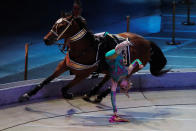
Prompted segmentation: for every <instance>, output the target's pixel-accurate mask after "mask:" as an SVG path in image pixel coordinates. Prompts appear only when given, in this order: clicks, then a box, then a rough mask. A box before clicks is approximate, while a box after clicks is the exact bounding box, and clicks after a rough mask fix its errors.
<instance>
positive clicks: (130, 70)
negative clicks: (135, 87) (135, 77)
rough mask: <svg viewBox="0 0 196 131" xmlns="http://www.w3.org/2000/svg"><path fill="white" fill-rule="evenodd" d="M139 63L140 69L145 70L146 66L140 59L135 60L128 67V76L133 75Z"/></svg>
mask: <svg viewBox="0 0 196 131" xmlns="http://www.w3.org/2000/svg"><path fill="white" fill-rule="evenodd" d="M137 63H138V64H139V68H140V69H141V68H143V67H144V65H143V64H142V62H141V61H140V60H139V59H136V60H134V61H133V62H132V63H131V64H130V65H129V67H128V74H131V72H132V71H133V69H134V68H135V67H136V66H137Z"/></svg>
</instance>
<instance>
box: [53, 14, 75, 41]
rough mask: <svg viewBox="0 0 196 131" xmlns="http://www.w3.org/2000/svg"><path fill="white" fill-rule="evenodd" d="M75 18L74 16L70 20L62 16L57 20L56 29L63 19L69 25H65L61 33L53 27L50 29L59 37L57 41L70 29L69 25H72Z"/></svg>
mask: <svg viewBox="0 0 196 131" xmlns="http://www.w3.org/2000/svg"><path fill="white" fill-rule="evenodd" d="M73 20H74V18H72V19H71V21H68V20H67V19H66V18H61V19H59V20H57V22H56V29H57V27H58V24H59V23H61V22H62V21H65V22H67V23H68V25H67V26H66V27H65V29H64V30H63V31H62V32H61V33H60V34H58V33H57V30H56V31H54V30H53V28H52V29H51V30H50V32H52V33H53V34H54V35H55V36H56V37H57V38H56V41H58V40H59V39H60V38H61V36H62V35H63V34H64V33H65V32H66V31H67V30H68V29H69V27H70V26H71V25H72V22H73Z"/></svg>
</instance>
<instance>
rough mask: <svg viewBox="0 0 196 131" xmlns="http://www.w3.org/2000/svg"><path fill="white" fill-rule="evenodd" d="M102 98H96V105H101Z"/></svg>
mask: <svg viewBox="0 0 196 131" xmlns="http://www.w3.org/2000/svg"><path fill="white" fill-rule="evenodd" d="M101 101H102V98H99V97H96V98H95V100H94V103H101Z"/></svg>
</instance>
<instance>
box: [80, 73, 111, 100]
mask: <svg viewBox="0 0 196 131" xmlns="http://www.w3.org/2000/svg"><path fill="white" fill-rule="evenodd" d="M110 78H111V76H110V75H109V74H106V75H105V76H104V78H103V80H102V81H101V82H100V83H98V84H97V85H96V86H95V87H94V88H93V89H92V90H91V91H90V92H89V93H87V94H85V95H84V97H83V99H84V100H85V101H90V97H91V96H93V95H96V94H97V92H98V91H99V89H100V88H101V87H102V86H103V85H104V84H105V83H106V82H107V81H108V80H109V79H110ZM100 102H101V101H100Z"/></svg>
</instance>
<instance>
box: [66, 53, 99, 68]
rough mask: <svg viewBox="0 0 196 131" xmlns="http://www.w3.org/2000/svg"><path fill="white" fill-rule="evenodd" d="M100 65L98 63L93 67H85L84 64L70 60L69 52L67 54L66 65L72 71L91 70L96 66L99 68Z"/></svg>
mask: <svg viewBox="0 0 196 131" xmlns="http://www.w3.org/2000/svg"><path fill="white" fill-rule="evenodd" d="M98 63H99V61H96V62H95V63H93V64H92V65H84V64H80V63H77V62H75V61H73V60H71V59H70V57H69V52H67V54H66V65H67V66H68V67H70V68H72V69H75V70H85V69H89V68H92V67H94V66H97V65H98Z"/></svg>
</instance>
